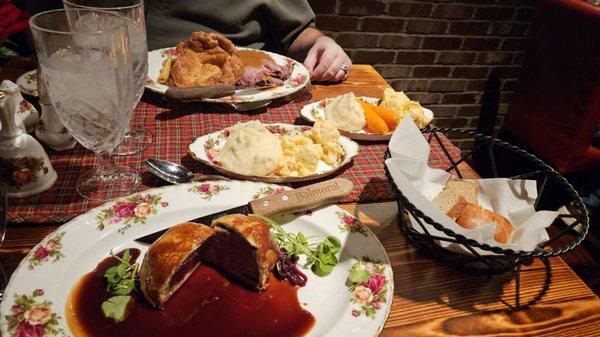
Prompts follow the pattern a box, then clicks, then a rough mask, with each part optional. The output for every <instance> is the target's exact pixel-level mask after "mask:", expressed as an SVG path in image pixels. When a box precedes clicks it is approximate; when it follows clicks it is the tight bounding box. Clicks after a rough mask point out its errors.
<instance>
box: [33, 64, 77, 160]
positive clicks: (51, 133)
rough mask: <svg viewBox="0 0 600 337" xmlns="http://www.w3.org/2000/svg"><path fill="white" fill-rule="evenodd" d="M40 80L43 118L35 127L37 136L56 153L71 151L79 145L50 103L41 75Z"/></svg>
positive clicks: (38, 83)
mask: <svg viewBox="0 0 600 337" xmlns="http://www.w3.org/2000/svg"><path fill="white" fill-rule="evenodd" d="M38 74H40V69H38ZM38 78H39V79H40V80H38V81H37V92H38V94H39V97H40V106H41V107H42V118H40V120H39V121H38V122H37V124H36V126H35V135H36V136H37V138H38V139H39V140H41V141H42V142H44V143H46V144H48V146H50V147H51V148H52V149H53V150H54V151H64V150H70V149H72V148H74V147H75V145H76V144H77V143H76V142H75V139H74V138H73V137H72V136H71V135H70V134H69V132H68V131H67V128H66V127H65V126H64V124H63V123H62V122H61V120H60V118H59V117H58V115H57V114H56V110H54V106H52V104H51V103H50V99H49V98H48V92H47V90H46V86H45V85H44V83H43V82H44V81H42V80H41V77H40V76H39V75H38Z"/></svg>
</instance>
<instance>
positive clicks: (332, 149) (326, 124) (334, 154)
mask: <svg viewBox="0 0 600 337" xmlns="http://www.w3.org/2000/svg"><path fill="white" fill-rule="evenodd" d="M309 137H310V138H311V139H312V140H313V141H314V142H315V143H317V144H321V147H322V148H323V152H322V155H321V159H322V160H323V161H324V162H325V163H327V164H328V165H335V164H337V163H338V162H339V161H340V159H341V158H342V156H343V155H344V149H342V146H341V145H340V143H339V139H340V131H339V130H338V129H336V127H335V126H334V125H333V123H331V122H330V121H329V120H326V119H318V120H317V121H316V122H315V125H314V126H313V128H312V129H311V130H310V131H309Z"/></svg>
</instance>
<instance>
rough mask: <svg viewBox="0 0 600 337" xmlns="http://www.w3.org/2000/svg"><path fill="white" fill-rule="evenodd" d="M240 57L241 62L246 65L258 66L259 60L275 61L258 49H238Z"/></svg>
mask: <svg viewBox="0 0 600 337" xmlns="http://www.w3.org/2000/svg"><path fill="white" fill-rule="evenodd" d="M238 53H239V55H240V58H241V59H242V63H244V66H246V67H260V65H261V61H262V60H266V61H271V62H273V63H276V62H275V60H273V58H272V57H271V56H269V55H267V53H264V52H262V51H258V50H238Z"/></svg>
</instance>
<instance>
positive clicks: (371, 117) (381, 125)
mask: <svg viewBox="0 0 600 337" xmlns="http://www.w3.org/2000/svg"><path fill="white" fill-rule="evenodd" d="M357 101H358V103H360V106H361V107H362V108H363V110H364V111H365V119H366V121H367V128H368V129H369V130H370V131H371V132H375V133H388V132H390V129H389V128H388V126H387V124H386V123H385V121H384V120H383V118H381V117H379V115H378V114H377V113H375V111H373V108H374V106H373V105H371V104H368V103H365V102H363V101H361V100H360V99H357Z"/></svg>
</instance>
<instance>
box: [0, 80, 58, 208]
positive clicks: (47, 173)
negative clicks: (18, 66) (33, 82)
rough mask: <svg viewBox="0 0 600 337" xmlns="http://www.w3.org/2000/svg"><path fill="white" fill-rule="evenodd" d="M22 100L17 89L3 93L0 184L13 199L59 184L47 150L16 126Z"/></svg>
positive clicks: (6, 85)
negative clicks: (55, 183)
mask: <svg viewBox="0 0 600 337" xmlns="http://www.w3.org/2000/svg"><path fill="white" fill-rule="evenodd" d="M5 82H10V81H3V82H2V87H3V88H10V87H11V86H10V84H9V83H5ZM11 83H12V82H11ZM13 84H14V83H13ZM21 99H22V96H21V92H20V90H19V88H18V87H16V86H15V87H14V88H12V89H9V90H0V122H2V129H0V181H1V182H2V183H3V184H5V185H6V186H7V192H8V193H7V194H8V196H9V197H11V198H23V197H28V196H31V195H34V194H38V193H41V192H43V191H45V190H47V189H49V188H50V187H51V186H52V185H53V184H54V182H55V181H56V171H54V168H52V164H50V160H49V159H48V155H47V154H46V152H45V151H44V148H43V147H42V146H41V145H40V143H38V141H37V140H35V138H33V137H32V136H30V135H28V134H27V133H26V132H25V131H23V130H22V129H21V128H20V127H18V126H17V123H16V121H15V115H16V114H17V113H18V110H19V104H20V100H21Z"/></svg>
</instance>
